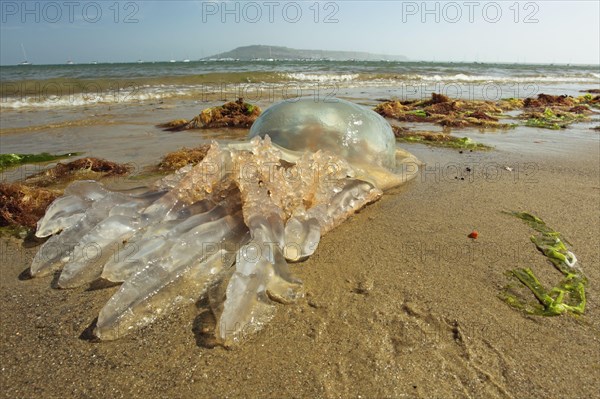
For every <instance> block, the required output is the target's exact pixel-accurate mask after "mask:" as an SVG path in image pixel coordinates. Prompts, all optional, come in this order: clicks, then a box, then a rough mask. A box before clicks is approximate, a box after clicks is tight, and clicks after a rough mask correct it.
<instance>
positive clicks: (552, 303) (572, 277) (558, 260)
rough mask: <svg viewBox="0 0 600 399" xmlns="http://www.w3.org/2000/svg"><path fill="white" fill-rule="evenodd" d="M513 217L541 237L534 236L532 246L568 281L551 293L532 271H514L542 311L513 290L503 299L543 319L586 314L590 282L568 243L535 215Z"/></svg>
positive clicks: (514, 213)
mask: <svg viewBox="0 0 600 399" xmlns="http://www.w3.org/2000/svg"><path fill="white" fill-rule="evenodd" d="M509 214H511V215H513V216H516V217H518V218H519V219H521V220H523V221H524V222H525V223H527V224H528V225H529V226H530V227H531V228H532V229H534V230H535V231H537V232H538V233H540V234H539V235H537V236H531V237H530V239H531V242H533V243H534V244H535V246H536V247H537V249H538V250H539V251H540V252H541V253H542V254H544V256H546V258H548V260H549V261H550V262H551V263H552V264H553V265H554V267H555V268H556V269H557V270H558V271H560V272H561V273H562V274H563V275H564V278H563V279H562V280H561V281H560V282H559V283H558V285H557V286H555V287H553V288H552V289H550V290H547V289H546V288H545V287H544V286H543V285H542V283H540V281H539V280H538V278H537V277H536V276H535V274H534V273H533V271H532V270H531V269H530V268H518V269H514V270H511V271H510V273H511V275H512V276H514V277H516V278H517V280H518V281H519V282H521V283H522V284H523V285H524V286H525V287H527V288H528V289H529V290H530V291H531V292H532V293H533V295H534V296H535V298H536V299H537V301H538V302H539V304H541V307H540V306H539V305H538V306H535V305H532V304H529V303H524V302H523V301H522V300H521V299H519V298H518V297H517V296H515V295H513V294H511V293H510V292H509V289H510V286H509V287H506V288H505V290H504V292H503V293H502V294H501V297H502V299H504V301H505V302H506V303H507V304H509V305H510V306H512V307H514V308H516V309H519V310H522V311H525V312H526V313H529V314H534V315H539V316H558V315H560V314H563V313H565V312H570V313H574V314H583V313H584V311H585V304H586V299H585V285H586V284H587V278H586V277H585V275H584V274H583V272H582V271H581V269H579V268H578V267H575V263H576V262H577V259H576V257H575V255H574V254H573V253H572V252H571V251H569V249H568V248H567V245H566V244H565V243H567V244H568V241H566V240H564V239H561V237H560V233H559V232H557V231H554V230H553V229H552V228H550V227H548V226H547V225H546V223H545V222H544V221H543V220H542V219H540V218H538V217H537V216H535V215H532V214H530V213H527V212H510V213H509Z"/></svg>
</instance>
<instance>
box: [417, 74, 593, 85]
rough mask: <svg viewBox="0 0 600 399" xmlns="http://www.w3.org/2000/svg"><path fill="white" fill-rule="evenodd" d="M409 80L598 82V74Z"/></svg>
mask: <svg viewBox="0 0 600 399" xmlns="http://www.w3.org/2000/svg"><path fill="white" fill-rule="evenodd" d="M408 78H409V80H423V81H431V82H500V83H598V82H599V81H600V75H599V74H597V73H589V74H585V75H583V76H547V75H536V76H493V75H466V74H463V73H459V74H455V75H409V76H408Z"/></svg>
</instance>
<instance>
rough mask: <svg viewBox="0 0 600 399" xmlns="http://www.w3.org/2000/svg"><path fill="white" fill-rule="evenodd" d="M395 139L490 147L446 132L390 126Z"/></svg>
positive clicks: (468, 147)
mask: <svg viewBox="0 0 600 399" xmlns="http://www.w3.org/2000/svg"><path fill="white" fill-rule="evenodd" d="M392 130H393V131H394V135H395V136H396V139H397V140H398V141H400V142H405V143H421V144H425V145H429V146H432V147H445V148H457V149H465V150H489V149H490V148H491V147H489V146H486V145H485V144H481V143H477V142H475V141H473V140H471V139H470V138H468V137H456V136H452V135H451V134H449V133H446V132H427V131H412V130H409V129H403V128H401V127H399V126H392Z"/></svg>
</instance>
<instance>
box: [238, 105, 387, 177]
mask: <svg viewBox="0 0 600 399" xmlns="http://www.w3.org/2000/svg"><path fill="white" fill-rule="evenodd" d="M266 135H269V137H271V140H272V141H273V142H274V143H276V144H278V145H279V146H281V147H284V148H287V149H289V150H293V151H307V150H309V151H312V152H316V151H318V150H328V151H331V152H333V153H335V154H337V155H339V156H342V157H344V158H345V159H346V160H348V161H349V162H350V163H361V164H372V165H379V166H383V167H386V168H388V169H393V168H394V167H395V165H396V156H395V154H396V140H395V138H394V133H393V132H392V128H391V126H390V125H389V123H388V122H387V121H386V120H385V119H383V117H382V116H381V115H379V114H377V113H375V112H374V111H372V110H370V109H367V108H364V107H361V106H360V105H357V104H354V103H351V102H349V101H345V100H341V99H338V98H332V99H327V100H323V99H315V98H313V97H305V98H300V99H291V100H284V101H282V102H279V103H277V104H275V105H273V106H271V107H269V108H267V110H266V111H265V112H263V114H262V115H261V116H260V117H259V118H258V119H257V120H256V121H255V122H254V124H253V125H252V128H251V129H250V133H249V138H252V137H255V136H260V137H265V136H266Z"/></svg>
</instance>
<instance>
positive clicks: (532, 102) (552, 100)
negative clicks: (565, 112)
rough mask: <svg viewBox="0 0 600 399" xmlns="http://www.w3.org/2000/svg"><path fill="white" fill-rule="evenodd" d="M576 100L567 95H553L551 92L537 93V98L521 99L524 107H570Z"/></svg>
mask: <svg viewBox="0 0 600 399" xmlns="http://www.w3.org/2000/svg"><path fill="white" fill-rule="evenodd" d="M576 102H577V101H576V100H575V99H574V98H573V97H571V96H567V95H564V94H563V95H561V96H553V95H551V94H544V93H540V94H538V96H537V98H531V97H530V98H526V99H525V100H524V101H523V106H524V107H525V108H547V107H557V106H558V107H572V106H573V105H575V104H576Z"/></svg>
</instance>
